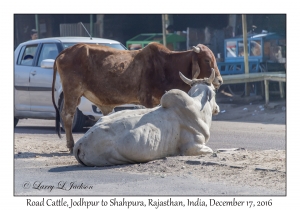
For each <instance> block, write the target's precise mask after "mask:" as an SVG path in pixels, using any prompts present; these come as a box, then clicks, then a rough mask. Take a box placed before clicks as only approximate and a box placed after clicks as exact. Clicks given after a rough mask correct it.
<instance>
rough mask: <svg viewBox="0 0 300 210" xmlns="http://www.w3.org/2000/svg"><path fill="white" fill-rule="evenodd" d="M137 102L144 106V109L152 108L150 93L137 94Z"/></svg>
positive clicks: (152, 100) (141, 92)
mask: <svg viewBox="0 0 300 210" xmlns="http://www.w3.org/2000/svg"><path fill="white" fill-rule="evenodd" d="M139 101H140V104H141V105H143V106H145V107H146V108H152V107H153V102H155V100H154V99H152V94H151V93H150V92H143V91H140V93H139Z"/></svg>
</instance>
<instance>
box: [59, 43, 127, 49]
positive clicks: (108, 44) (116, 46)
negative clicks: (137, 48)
mask: <svg viewBox="0 0 300 210" xmlns="http://www.w3.org/2000/svg"><path fill="white" fill-rule="evenodd" d="M75 44H78V43H63V47H64V49H66V48H68V47H71V46H73V45H75ZM90 44H99V45H104V46H109V47H112V48H115V49H119V50H125V49H126V47H124V46H123V45H122V44H118V43H116V44H110V43H90Z"/></svg>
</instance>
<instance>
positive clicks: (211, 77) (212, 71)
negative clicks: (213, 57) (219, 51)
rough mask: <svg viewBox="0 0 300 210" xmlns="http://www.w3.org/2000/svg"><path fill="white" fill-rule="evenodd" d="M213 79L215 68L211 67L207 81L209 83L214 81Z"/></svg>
mask: <svg viewBox="0 0 300 210" xmlns="http://www.w3.org/2000/svg"><path fill="white" fill-rule="evenodd" d="M214 79H215V70H214V69H213V68H212V69H211V74H210V77H209V78H208V79H207V82H208V83H210V84H211V83H212V82H213V81H214Z"/></svg>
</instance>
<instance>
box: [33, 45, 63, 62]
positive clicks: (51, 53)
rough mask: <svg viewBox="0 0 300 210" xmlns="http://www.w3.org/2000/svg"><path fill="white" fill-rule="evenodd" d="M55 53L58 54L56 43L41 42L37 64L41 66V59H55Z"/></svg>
mask: <svg viewBox="0 0 300 210" xmlns="http://www.w3.org/2000/svg"><path fill="white" fill-rule="evenodd" d="M57 55H58V49H57V45H56V44H43V46H42V49H41V53H40V57H39V60H38V66H41V62H42V60H45V59H53V60H55V58H56V57H57Z"/></svg>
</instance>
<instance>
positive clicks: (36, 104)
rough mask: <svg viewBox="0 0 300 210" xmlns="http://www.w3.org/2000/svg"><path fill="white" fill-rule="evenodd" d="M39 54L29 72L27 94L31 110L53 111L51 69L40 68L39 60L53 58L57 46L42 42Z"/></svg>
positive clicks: (55, 54)
mask: <svg viewBox="0 0 300 210" xmlns="http://www.w3.org/2000/svg"><path fill="white" fill-rule="evenodd" d="M39 52H40V54H39V57H38V60H37V63H36V66H34V67H33V68H32V70H31V71H30V74H29V78H30V79H29V81H30V82H29V94H30V103H31V111H34V112H53V113H54V112H55V110H54V107H53V103H52V95H51V94H52V79H53V69H48V68H42V67H41V62H42V60H44V59H53V60H55V58H56V56H57V55H58V48H57V45H56V44H55V43H44V44H42V45H41V48H40V50H39Z"/></svg>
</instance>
